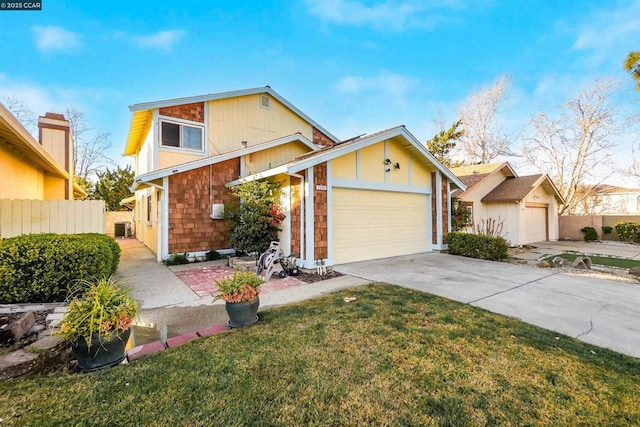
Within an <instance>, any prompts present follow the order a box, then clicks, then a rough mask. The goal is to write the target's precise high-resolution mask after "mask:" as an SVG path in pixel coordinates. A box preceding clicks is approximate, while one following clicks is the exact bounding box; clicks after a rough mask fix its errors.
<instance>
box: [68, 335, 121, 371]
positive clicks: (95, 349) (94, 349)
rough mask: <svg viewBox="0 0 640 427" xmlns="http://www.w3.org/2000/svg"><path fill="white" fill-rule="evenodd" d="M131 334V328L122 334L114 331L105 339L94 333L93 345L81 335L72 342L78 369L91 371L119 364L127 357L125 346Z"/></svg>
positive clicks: (72, 350)
mask: <svg viewBox="0 0 640 427" xmlns="http://www.w3.org/2000/svg"><path fill="white" fill-rule="evenodd" d="M130 334H131V329H127V330H126V331H124V332H121V333H120V334H117V333H116V332H112V333H111V337H110V338H109V339H107V340H105V339H104V338H102V339H101V338H100V336H99V335H98V334H97V333H94V334H93V336H92V337H91V347H89V346H88V345H87V342H86V341H85V339H84V338H83V337H80V338H79V339H78V342H76V343H73V342H72V343H71V354H72V355H73V357H74V358H75V359H77V360H78V366H77V369H78V370H80V371H85V372H89V371H95V370H96V369H102V368H108V367H109V366H115V365H117V364H119V363H120V362H122V361H123V360H124V358H125V357H126V353H125V347H126V345H127V341H129V335H130Z"/></svg>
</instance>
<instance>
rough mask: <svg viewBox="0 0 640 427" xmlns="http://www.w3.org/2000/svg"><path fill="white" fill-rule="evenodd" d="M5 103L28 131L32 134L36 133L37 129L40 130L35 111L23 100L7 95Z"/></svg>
mask: <svg viewBox="0 0 640 427" xmlns="http://www.w3.org/2000/svg"><path fill="white" fill-rule="evenodd" d="M3 104H4V106H5V107H6V108H7V110H9V112H10V113H11V114H13V115H14V117H15V118H16V119H18V121H19V122H20V124H21V125H22V126H23V127H24V128H25V129H26V130H27V132H29V133H30V134H31V135H35V134H36V131H37V130H38V119H37V117H36V115H35V113H34V112H33V111H32V110H31V109H30V108H28V107H27V106H26V105H25V104H24V102H22V100H20V99H18V98H15V97H13V96H7V97H6V98H4V100H3Z"/></svg>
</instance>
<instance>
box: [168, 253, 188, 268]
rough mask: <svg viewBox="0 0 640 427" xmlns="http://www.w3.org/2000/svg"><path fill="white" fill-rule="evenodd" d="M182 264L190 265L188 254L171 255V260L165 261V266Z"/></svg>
mask: <svg viewBox="0 0 640 427" xmlns="http://www.w3.org/2000/svg"><path fill="white" fill-rule="evenodd" d="M182 264H189V258H188V257H187V253H186V252H185V253H183V254H171V255H169V258H167V259H165V260H164V265H166V266H171V265H182Z"/></svg>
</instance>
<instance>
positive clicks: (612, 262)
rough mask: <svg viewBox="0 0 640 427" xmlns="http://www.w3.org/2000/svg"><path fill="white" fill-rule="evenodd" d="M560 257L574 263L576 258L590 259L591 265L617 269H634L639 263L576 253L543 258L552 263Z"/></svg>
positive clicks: (564, 253)
mask: <svg viewBox="0 0 640 427" xmlns="http://www.w3.org/2000/svg"><path fill="white" fill-rule="evenodd" d="M557 256H558V257H560V258H564V259H566V260H568V261H571V262H573V261H575V259H576V258H577V257H585V256H586V257H589V258H591V263H592V264H596V265H604V266H607V267H619V268H634V267H640V261H635V260H631V259H626V258H615V257H608V256H605V255H586V254H581V253H576V252H563V253H561V254H558V255H553V256H550V257H547V258H545V259H546V260H547V261H548V262H552V261H553V259H554V258H555V257H557Z"/></svg>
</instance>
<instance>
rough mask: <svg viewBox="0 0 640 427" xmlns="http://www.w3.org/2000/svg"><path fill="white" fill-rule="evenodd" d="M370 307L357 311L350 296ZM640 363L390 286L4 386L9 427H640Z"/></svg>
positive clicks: (0, 396) (0, 410) (0, 403)
mask: <svg viewBox="0 0 640 427" xmlns="http://www.w3.org/2000/svg"><path fill="white" fill-rule="evenodd" d="M346 296H355V297H357V300H356V301H354V302H350V303H345V302H344V301H343V298H344V297H346ZM639 377H640V360H639V359H635V358H631V357H626V356H623V355H620V354H618V353H615V352H612V351H608V350H604V349H601V348H598V347H594V346H591V345H589V344H586V343H583V342H580V341H577V340H575V339H573V338H569V337H566V336H563V335H559V334H557V333H554V332H549V331H546V330H543V329H540V328H537V327H534V326H531V325H527V324H525V323H523V322H521V321H519V320H516V319H512V318H507V317H504V316H500V315H496V314H492V313H490V312H487V311H485V310H482V309H479V308H475V307H471V306H468V305H464V304H460V303H457V302H453V301H450V300H446V299H443V298H439V297H435V296H431V295H428V294H423V293H420V292H415V291H411V290H407V289H404V288H399V287H395V286H390V285H384V284H377V285H369V286H365V287H359V288H354V289H350V290H346V291H343V292H340V293H336V294H330V295H327V296H324V297H322V298H318V299H314V300H311V301H307V302H303V303H299V304H295V305H290V306H285V307H281V308H276V309H271V310H268V311H265V312H262V313H261V320H260V322H258V323H257V324H256V325H254V326H252V327H250V328H247V329H241V330H234V331H232V332H229V333H225V334H220V335H216V336H213V337H210V338H204V339H199V340H196V341H192V342H190V343H187V344H185V345H183V346H181V347H178V348H174V349H168V350H165V351H163V352H161V353H158V354H155V355H152V356H147V357H144V358H142V359H139V360H137V361H135V362H133V363H131V364H129V365H127V366H120V367H116V368H113V369H109V370H105V371H101V372H97V373H93V374H85V375H69V374H66V373H57V374H52V375H48V376H39V377H34V378H28V379H24V380H20V381H17V382H6V383H1V384H0V414H1V415H0V417H2V418H3V419H4V422H3V424H2V425H3V426H5V425H189V426H198V425H207V426H208V425H224V426H235V425H295V426H298V425H426V426H428V425H486V424H499V425H532V424H537V425H540V424H542V425H567V424H568V425H640V410H639V409H638V408H640V382H638V381H637V379H638V378H639Z"/></svg>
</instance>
